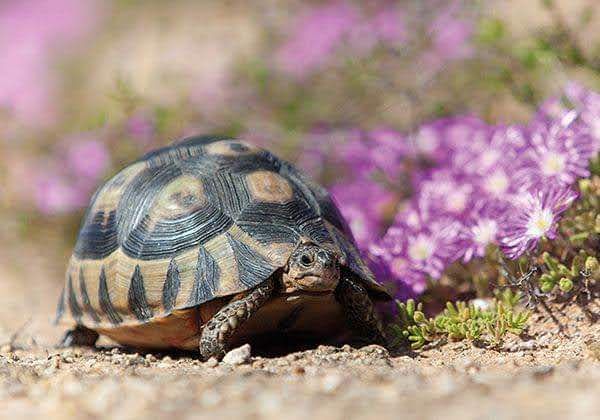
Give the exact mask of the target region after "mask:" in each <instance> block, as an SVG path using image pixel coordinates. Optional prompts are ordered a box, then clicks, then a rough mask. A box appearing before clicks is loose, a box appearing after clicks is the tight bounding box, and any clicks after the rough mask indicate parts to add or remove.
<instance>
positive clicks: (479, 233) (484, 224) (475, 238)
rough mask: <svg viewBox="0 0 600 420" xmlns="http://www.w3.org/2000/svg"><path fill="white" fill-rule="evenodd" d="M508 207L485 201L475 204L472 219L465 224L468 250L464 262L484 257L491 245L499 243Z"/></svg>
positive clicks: (466, 249)
mask: <svg viewBox="0 0 600 420" xmlns="http://www.w3.org/2000/svg"><path fill="white" fill-rule="evenodd" d="M507 208H508V205H502V206H499V205H497V203H496V202H494V201H491V202H490V201H486V200H485V199H483V200H481V201H479V202H478V203H476V204H475V206H474V209H473V212H472V214H471V217H470V218H469V219H468V220H467V222H466V223H465V225H466V226H465V235H466V248H465V252H464V256H463V261H465V262H469V261H470V260H471V259H472V258H473V257H483V256H484V255H485V251H486V248H487V247H488V245H490V244H497V243H498V234H499V232H500V226H501V225H502V224H503V219H504V217H505V214H506V209H507Z"/></svg>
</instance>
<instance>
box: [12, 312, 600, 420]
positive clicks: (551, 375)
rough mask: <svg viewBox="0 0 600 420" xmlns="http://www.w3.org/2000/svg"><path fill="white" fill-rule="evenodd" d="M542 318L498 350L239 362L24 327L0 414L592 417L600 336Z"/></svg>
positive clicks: (594, 328) (576, 324) (327, 353)
mask: <svg viewBox="0 0 600 420" xmlns="http://www.w3.org/2000/svg"><path fill="white" fill-rule="evenodd" d="M48 317H49V314H48ZM543 319H546V318H542V319H538V320H536V319H535V317H534V326H533V327H532V328H531V329H530V331H529V333H530V334H531V338H528V339H525V340H521V339H515V340H511V341H508V342H507V343H506V344H505V345H504V347H503V349H501V350H500V351H497V350H489V349H483V348H477V347H474V346H472V345H471V344H469V343H465V342H462V343H450V344H446V345H443V346H441V347H437V348H433V349H429V350H425V351H422V352H420V353H416V354H404V355H395V356H390V354H389V353H388V351H387V350H385V349H383V348H381V347H378V346H369V347H365V348H362V349H359V350H356V349H352V348H350V347H348V346H346V347H343V348H333V347H325V346H322V347H319V348H317V349H314V350H310V351H305V352H299V353H293V354H289V355H287V356H284V357H279V358H263V357H257V356H253V357H252V358H251V359H250V360H249V361H248V362H247V363H245V364H242V365H237V366H234V365H227V364H225V363H220V364H218V365H215V363H211V362H208V363H201V362H199V361H198V360H197V359H195V358H194V357H193V355H185V356H181V355H179V356H178V355H175V354H171V355H161V354H143V353H142V354H138V353H133V352H127V351H125V350H123V349H119V348H116V347H111V346H109V347H104V348H102V349H100V350H90V349H79V348H77V349H67V350H60V351H58V350H56V349H54V348H53V347H52V346H51V345H50V343H51V342H52V340H55V339H56V337H57V335H58V334H59V333H60V331H57V330H56V329H52V328H51V327H50V326H48V324H45V323H42V322H41V321H40V322H36V321H32V322H31V323H30V324H28V325H27V326H26V327H25V328H24V329H23V330H22V331H21V332H20V334H19V335H18V336H17V337H13V345H12V348H11V345H9V344H7V343H6V342H7V341H9V340H10V338H11V337H10V334H6V333H5V335H4V338H3V340H2V341H3V342H4V343H5V344H4V345H3V346H2V348H1V349H0V407H2V413H3V415H4V416H5V417H6V418H31V417H35V418H41V417H44V418H78V419H81V418H99V417H104V418H122V419H130V418H142V417H143V418H157V417H158V418H175V417H177V418H210V419H214V418H273V419H281V418H291V419H307V418H318V419H321V418H322V419H347V418H399V417H401V416H402V417H405V418H442V417H443V418H445V419H453V418H460V419H470V418H478V419H480V418H495V419H496V418H534V417H535V418H543V417H550V416H552V417H560V418H578V419H581V418H592V417H597V416H598V415H599V413H600V398H599V397H598V396H599V395H600V362H599V359H600V328H599V327H598V325H592V324H590V323H589V321H588V320H587V319H586V317H585V316H584V314H583V312H582V311H581V310H580V309H579V308H576V307H570V308H569V309H568V310H567V313H566V314H564V315H563V316H561V320H562V321H563V322H565V323H566V322H567V321H568V324H567V325H569V326H570V327H569V328H567V329H566V331H565V335H564V336H561V335H559V334H557V328H556V325H554V324H553V323H551V322H547V321H544V320H543ZM42 325H45V327H43V328H42V327H40V326H42ZM217 416H218V417H217Z"/></svg>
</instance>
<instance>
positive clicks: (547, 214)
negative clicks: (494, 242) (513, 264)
mask: <svg viewBox="0 0 600 420" xmlns="http://www.w3.org/2000/svg"><path fill="white" fill-rule="evenodd" d="M576 198H577V193H576V192H575V191H573V190H572V189H571V188H570V187H565V186H558V185H553V184H547V185H544V186H542V187H541V188H540V189H539V190H536V191H532V192H524V193H522V194H521V195H520V196H519V197H517V202H516V203H515V204H514V207H513V208H512V209H511V211H510V213H509V214H508V216H507V220H506V222H505V224H504V225H503V226H502V230H501V233H500V238H501V239H500V244H501V248H502V250H503V251H504V253H505V254H506V255H507V256H508V257H509V258H512V259H515V258H518V257H520V256H521V255H523V254H524V253H525V252H527V251H531V250H533V249H534V248H535V247H536V246H537V244H538V242H539V241H540V239H541V238H543V237H546V238H548V239H554V238H555V237H556V228H557V222H558V220H559V219H560V215H561V214H562V213H564V212H565V211H566V210H567V209H568V208H569V206H570V205H571V204H572V203H573V201H575V199H576Z"/></svg>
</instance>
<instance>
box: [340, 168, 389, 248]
mask: <svg viewBox="0 0 600 420" xmlns="http://www.w3.org/2000/svg"><path fill="white" fill-rule="evenodd" d="M330 191H331V194H332V195H333V197H334V199H335V200H336V201H337V202H338V203H339V205H340V209H341V212H342V215H343V216H344V218H345V219H346V220H347V221H348V224H349V225H350V229H351V230H352V233H353V234H354V237H355V239H356V241H357V243H358V244H359V245H360V246H366V245H368V244H369V243H370V242H371V241H373V240H375V239H377V238H378V237H379V235H380V234H381V231H382V222H383V217H384V212H385V210H386V208H387V207H389V206H390V205H391V204H392V203H393V201H394V194H393V193H391V192H390V191H389V190H386V189H384V188H383V187H382V186H381V185H380V184H378V183H377V182H374V181H369V180H356V181H354V182H344V183H340V184H337V185H334V186H333V187H331V188H330Z"/></svg>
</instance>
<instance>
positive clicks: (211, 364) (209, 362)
mask: <svg viewBox="0 0 600 420" xmlns="http://www.w3.org/2000/svg"><path fill="white" fill-rule="evenodd" d="M218 364H219V361H218V360H217V359H216V358H214V357H211V358H210V359H208V360H207V361H206V362H205V366H206V367H209V368H214V367H216V366H217V365H218Z"/></svg>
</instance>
